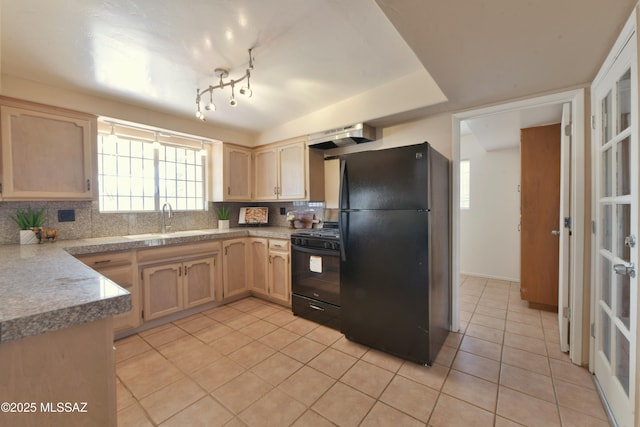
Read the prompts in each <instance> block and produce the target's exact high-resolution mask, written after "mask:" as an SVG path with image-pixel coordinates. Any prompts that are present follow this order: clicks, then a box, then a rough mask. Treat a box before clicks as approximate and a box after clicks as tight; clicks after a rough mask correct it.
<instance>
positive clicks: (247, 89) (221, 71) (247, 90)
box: [196, 49, 253, 121]
mask: <svg viewBox="0 0 640 427" xmlns="http://www.w3.org/2000/svg"><path fill="white" fill-rule="evenodd" d="M252 50H253V49H249V67H248V68H247V69H246V70H245V73H244V76H242V77H240V78H239V79H231V80H230V81H228V82H225V81H224V79H226V78H227V77H229V69H227V68H216V69H215V70H214V73H215V75H216V76H218V78H219V82H218V84H217V85H215V86H214V85H209V87H208V88H206V89H203V90H200V89H199V88H198V89H197V90H196V117H197V118H198V119H200V120H202V121H204V120H205V117H204V112H203V111H202V110H203V107H202V96H203V95H205V94H206V93H207V92H209V103H208V104H207V105H206V106H204V109H205V110H207V111H215V110H216V106H215V104H214V103H213V91H214V89H224V88H225V87H227V86H231V98H230V99H229V105H230V106H232V107H235V106H236V105H238V101H236V96H235V95H236V94H235V86H236V84H238V83H240V82H243V81H245V80H246V81H247V85H246V86H242V87H241V88H240V94H241V95H244V96H246V97H247V98H250V97H251V95H253V91H252V90H251V70H253V57H252V56H251V52H252Z"/></svg>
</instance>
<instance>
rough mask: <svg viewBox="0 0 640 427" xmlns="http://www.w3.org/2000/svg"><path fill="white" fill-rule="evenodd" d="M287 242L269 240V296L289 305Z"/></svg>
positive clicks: (289, 278)
mask: <svg viewBox="0 0 640 427" xmlns="http://www.w3.org/2000/svg"><path fill="white" fill-rule="evenodd" d="M290 259H291V258H290V257H289V242H288V241H287V240H275V239H270V240H269V279H268V282H269V296H270V297H272V298H275V299H277V300H279V301H282V302H284V303H287V304H290V303H291V283H290V282H291V262H290Z"/></svg>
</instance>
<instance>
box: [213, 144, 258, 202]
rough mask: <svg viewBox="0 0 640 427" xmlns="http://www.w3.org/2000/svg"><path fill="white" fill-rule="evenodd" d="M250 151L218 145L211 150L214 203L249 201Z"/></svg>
mask: <svg viewBox="0 0 640 427" xmlns="http://www.w3.org/2000/svg"><path fill="white" fill-rule="evenodd" d="M251 153H252V151H251V149H249V148H244V147H240V146H237V145H232V144H226V143H219V144H217V145H214V147H213V149H212V156H211V157H212V165H211V166H212V174H211V176H212V185H211V188H212V193H213V194H212V197H213V199H212V200H213V201H214V202H226V201H238V202H245V201H250V200H251V169H252V168H251Z"/></svg>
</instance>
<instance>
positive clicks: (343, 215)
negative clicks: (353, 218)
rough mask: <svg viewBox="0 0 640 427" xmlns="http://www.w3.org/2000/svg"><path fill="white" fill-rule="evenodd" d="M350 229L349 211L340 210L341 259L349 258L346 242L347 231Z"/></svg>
mask: <svg viewBox="0 0 640 427" xmlns="http://www.w3.org/2000/svg"><path fill="white" fill-rule="evenodd" d="M348 229H349V212H345V211H340V218H339V219H338V231H339V234H340V260H341V261H343V262H344V261H346V260H347V251H346V250H345V243H346V242H347V238H346V236H345V231H346V230H348Z"/></svg>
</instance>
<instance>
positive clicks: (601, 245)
mask: <svg viewBox="0 0 640 427" xmlns="http://www.w3.org/2000/svg"><path fill="white" fill-rule="evenodd" d="M633 45H634V47H633V50H628V52H634V53H635V43H633ZM625 49H627V48H625ZM629 49H631V48H629ZM620 58H622V54H621V56H619V57H618V59H616V61H617V60H619V59H620ZM628 64H635V60H630V59H629V58H628V57H627V59H625V61H623V62H621V63H620V65H619V66H618V67H616V66H615V65H613V66H611V68H609V75H608V76H607V77H606V78H604V79H603V80H602V81H601V82H599V83H598V84H597V85H594V88H593V95H592V96H593V100H594V104H593V108H594V113H595V114H596V120H595V123H596V124H597V126H596V129H595V131H594V132H595V134H594V139H593V144H594V150H595V151H594V153H595V156H596V158H594V160H593V164H594V165H595V169H596V170H595V174H594V176H595V179H596V182H594V185H593V189H594V192H595V193H594V200H595V203H596V206H595V208H596V209H595V212H596V215H597V217H598V218H597V227H596V239H595V242H597V243H596V247H595V251H596V252H595V256H596V258H595V259H596V260H597V262H596V263H595V268H596V274H595V276H594V280H595V287H594V291H595V295H594V297H595V310H596V311H595V312H596V313H597V315H596V318H595V319H594V320H595V322H596V336H595V340H594V343H595V354H594V359H595V361H594V367H595V373H596V378H597V379H598V382H599V383H600V385H601V388H602V390H603V391H604V394H605V396H606V399H607V402H608V403H609V405H610V406H611V408H612V411H613V413H614V414H615V417H616V420H617V421H618V423H619V424H620V425H625V424H632V422H631V423H630V422H629V420H630V419H632V416H633V415H632V414H633V407H634V402H635V400H636V399H635V389H636V383H635V381H636V376H637V375H636V371H635V366H636V323H637V320H636V310H637V299H638V293H637V278H636V276H635V274H633V272H634V269H635V268H636V266H637V263H638V250H637V247H636V246H635V245H634V244H633V236H635V235H637V233H638V188H637V183H638V163H639V162H638V149H637V145H638V139H637V138H638V136H637V130H636V129H637V123H636V117H637V113H638V112H637V111H632V108H636V107H635V106H636V105H637V99H634V97H637V90H638V89H637V87H636V86H637V85H636V81H635V79H636V78H637V77H636V76H637V74H636V71H635V65H633V67H634V68H630V67H629V66H628Z"/></svg>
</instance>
